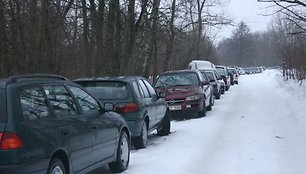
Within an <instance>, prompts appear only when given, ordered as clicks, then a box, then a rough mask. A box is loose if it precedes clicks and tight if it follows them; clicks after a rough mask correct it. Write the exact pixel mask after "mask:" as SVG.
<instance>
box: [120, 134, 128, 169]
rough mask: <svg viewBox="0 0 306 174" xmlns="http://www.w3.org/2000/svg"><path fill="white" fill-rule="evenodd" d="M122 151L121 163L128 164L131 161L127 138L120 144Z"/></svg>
mask: <svg viewBox="0 0 306 174" xmlns="http://www.w3.org/2000/svg"><path fill="white" fill-rule="evenodd" d="M120 151H121V163H122V164H123V165H124V166H127V164H128V162H129V143H128V140H127V139H126V138H123V139H122V142H121V145H120Z"/></svg>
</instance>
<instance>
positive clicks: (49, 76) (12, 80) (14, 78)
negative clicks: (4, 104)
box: [6, 74, 69, 84]
mask: <svg viewBox="0 0 306 174" xmlns="http://www.w3.org/2000/svg"><path fill="white" fill-rule="evenodd" d="M31 78H39V79H50V80H52V79H54V80H64V81H65V80H69V79H68V78H66V77H63V76H59V75H55V74H23V75H15V76H11V77H9V78H8V79H7V82H6V83H7V84H13V83H17V82H18V81H20V80H27V79H31Z"/></svg>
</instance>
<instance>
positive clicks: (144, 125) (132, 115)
mask: <svg viewBox="0 0 306 174" xmlns="http://www.w3.org/2000/svg"><path fill="white" fill-rule="evenodd" d="M75 82H76V83H78V84H80V85H81V86H83V87H84V88H86V89H87V90H88V91H89V92H91V93H92V94H93V95H95V96H96V97H97V98H98V99H99V100H100V101H101V102H103V103H104V105H106V106H105V107H106V108H109V109H110V110H114V111H115V112H118V113H120V114H121V115H122V116H123V117H124V118H125V120H126V121H127V124H128V125H129V128H130V130H131V133H132V140H133V142H134V146H135V148H136V149H139V148H145V147H146V146H147V137H148V133H149V132H151V131H153V130H155V129H156V130H157V133H158V135H161V136H165V135H168V134H169V133H170V121H171V118H170V114H169V110H168V109H167V103H166V101H165V99H164V98H163V96H162V95H159V93H156V92H155V90H154V88H153V87H152V86H151V85H150V84H149V82H148V81H147V80H146V79H144V78H142V77H132V76H131V77H109V78H108V77H106V78H86V79H77V80H75Z"/></svg>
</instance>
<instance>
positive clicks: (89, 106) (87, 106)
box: [68, 86, 100, 114]
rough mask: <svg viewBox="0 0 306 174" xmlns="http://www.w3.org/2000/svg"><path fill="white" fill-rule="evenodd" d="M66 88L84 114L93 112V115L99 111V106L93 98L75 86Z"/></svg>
mask: <svg viewBox="0 0 306 174" xmlns="http://www.w3.org/2000/svg"><path fill="white" fill-rule="evenodd" d="M68 88H69V89H70V91H71V92H72V94H73V95H74V96H75V98H76V99H77V101H78V103H79V105H80V106H81V109H82V111H83V113H84V114H87V113H93V112H94V113H95V112H99V111H100V106H99V104H98V102H97V101H96V100H95V99H94V98H93V97H91V96H90V95H89V94H88V93H87V92H85V91H84V90H82V89H81V88H79V87H75V86H68Z"/></svg>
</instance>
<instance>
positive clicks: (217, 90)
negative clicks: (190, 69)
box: [201, 70, 221, 99]
mask: <svg viewBox="0 0 306 174" xmlns="http://www.w3.org/2000/svg"><path fill="white" fill-rule="evenodd" d="M201 72H202V74H203V73H205V74H206V76H207V77H208V79H209V83H210V84H211V85H212V86H213V91H214V95H215V97H216V99H220V97H221V84H220V83H219V81H218V78H217V76H216V75H215V71H214V70H204V71H201Z"/></svg>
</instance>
